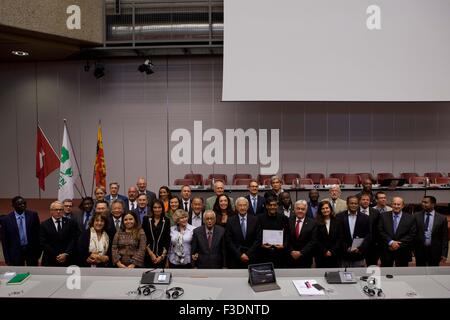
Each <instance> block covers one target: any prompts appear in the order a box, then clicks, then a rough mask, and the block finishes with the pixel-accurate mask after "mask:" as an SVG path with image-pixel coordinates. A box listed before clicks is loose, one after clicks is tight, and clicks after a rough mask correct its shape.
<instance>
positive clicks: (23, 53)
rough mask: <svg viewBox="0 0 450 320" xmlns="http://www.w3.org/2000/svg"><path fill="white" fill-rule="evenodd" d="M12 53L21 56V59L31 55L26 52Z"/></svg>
mask: <svg viewBox="0 0 450 320" xmlns="http://www.w3.org/2000/svg"><path fill="white" fill-rule="evenodd" d="M11 53H12V54H13V55H16V56H19V57H26V56H29V55H30V54H29V53H28V52H25V51H11Z"/></svg>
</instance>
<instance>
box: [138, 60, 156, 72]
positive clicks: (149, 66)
mask: <svg viewBox="0 0 450 320" xmlns="http://www.w3.org/2000/svg"><path fill="white" fill-rule="evenodd" d="M138 70H139V71H140V72H145V73H146V74H152V73H154V72H155V71H153V63H152V62H151V61H150V59H147V60H145V62H144V63H143V64H141V65H140V66H139V67H138Z"/></svg>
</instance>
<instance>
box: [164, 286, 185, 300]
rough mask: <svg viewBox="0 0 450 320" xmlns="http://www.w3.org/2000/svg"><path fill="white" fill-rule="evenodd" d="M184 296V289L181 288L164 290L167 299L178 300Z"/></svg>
mask: <svg viewBox="0 0 450 320" xmlns="http://www.w3.org/2000/svg"><path fill="white" fill-rule="evenodd" d="M183 294H184V289H183V288H181V287H173V288H170V289H167V290H166V297H167V299H178V298H179V297H181V296H182V295H183Z"/></svg>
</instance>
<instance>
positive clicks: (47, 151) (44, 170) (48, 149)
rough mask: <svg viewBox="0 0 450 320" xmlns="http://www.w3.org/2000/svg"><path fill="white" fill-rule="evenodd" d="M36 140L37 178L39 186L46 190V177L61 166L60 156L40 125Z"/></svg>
mask: <svg viewBox="0 0 450 320" xmlns="http://www.w3.org/2000/svg"><path fill="white" fill-rule="evenodd" d="M36 142H37V143H36V178H38V179H39V188H41V189H42V190H45V178H46V177H47V176H48V175H49V174H50V173H52V172H53V171H55V170H56V169H58V168H59V158H58V155H57V154H56V152H55V150H54V149H53V147H52V145H51V144H50V142H48V139H47V137H46V136H45V134H44V132H43V131H42V129H41V127H39V126H38V127H37V135H36Z"/></svg>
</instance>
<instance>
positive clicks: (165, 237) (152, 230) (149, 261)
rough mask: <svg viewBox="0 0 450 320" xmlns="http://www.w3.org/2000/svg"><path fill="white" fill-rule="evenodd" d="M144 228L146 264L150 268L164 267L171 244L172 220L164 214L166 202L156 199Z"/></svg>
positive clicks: (145, 220) (144, 220) (143, 224)
mask: <svg viewBox="0 0 450 320" xmlns="http://www.w3.org/2000/svg"><path fill="white" fill-rule="evenodd" d="M142 229H143V230H144V232H145V236H146V238H147V247H146V253H147V254H146V256H145V259H144V264H145V266H146V267H150V268H163V267H164V266H165V263H166V258H167V255H168V252H169V246H170V220H169V219H168V218H167V217H165V215H164V204H163V203H162V201H161V200H155V201H154V202H153V204H152V207H151V208H150V215H149V216H145V217H144V219H143V222H142Z"/></svg>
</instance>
